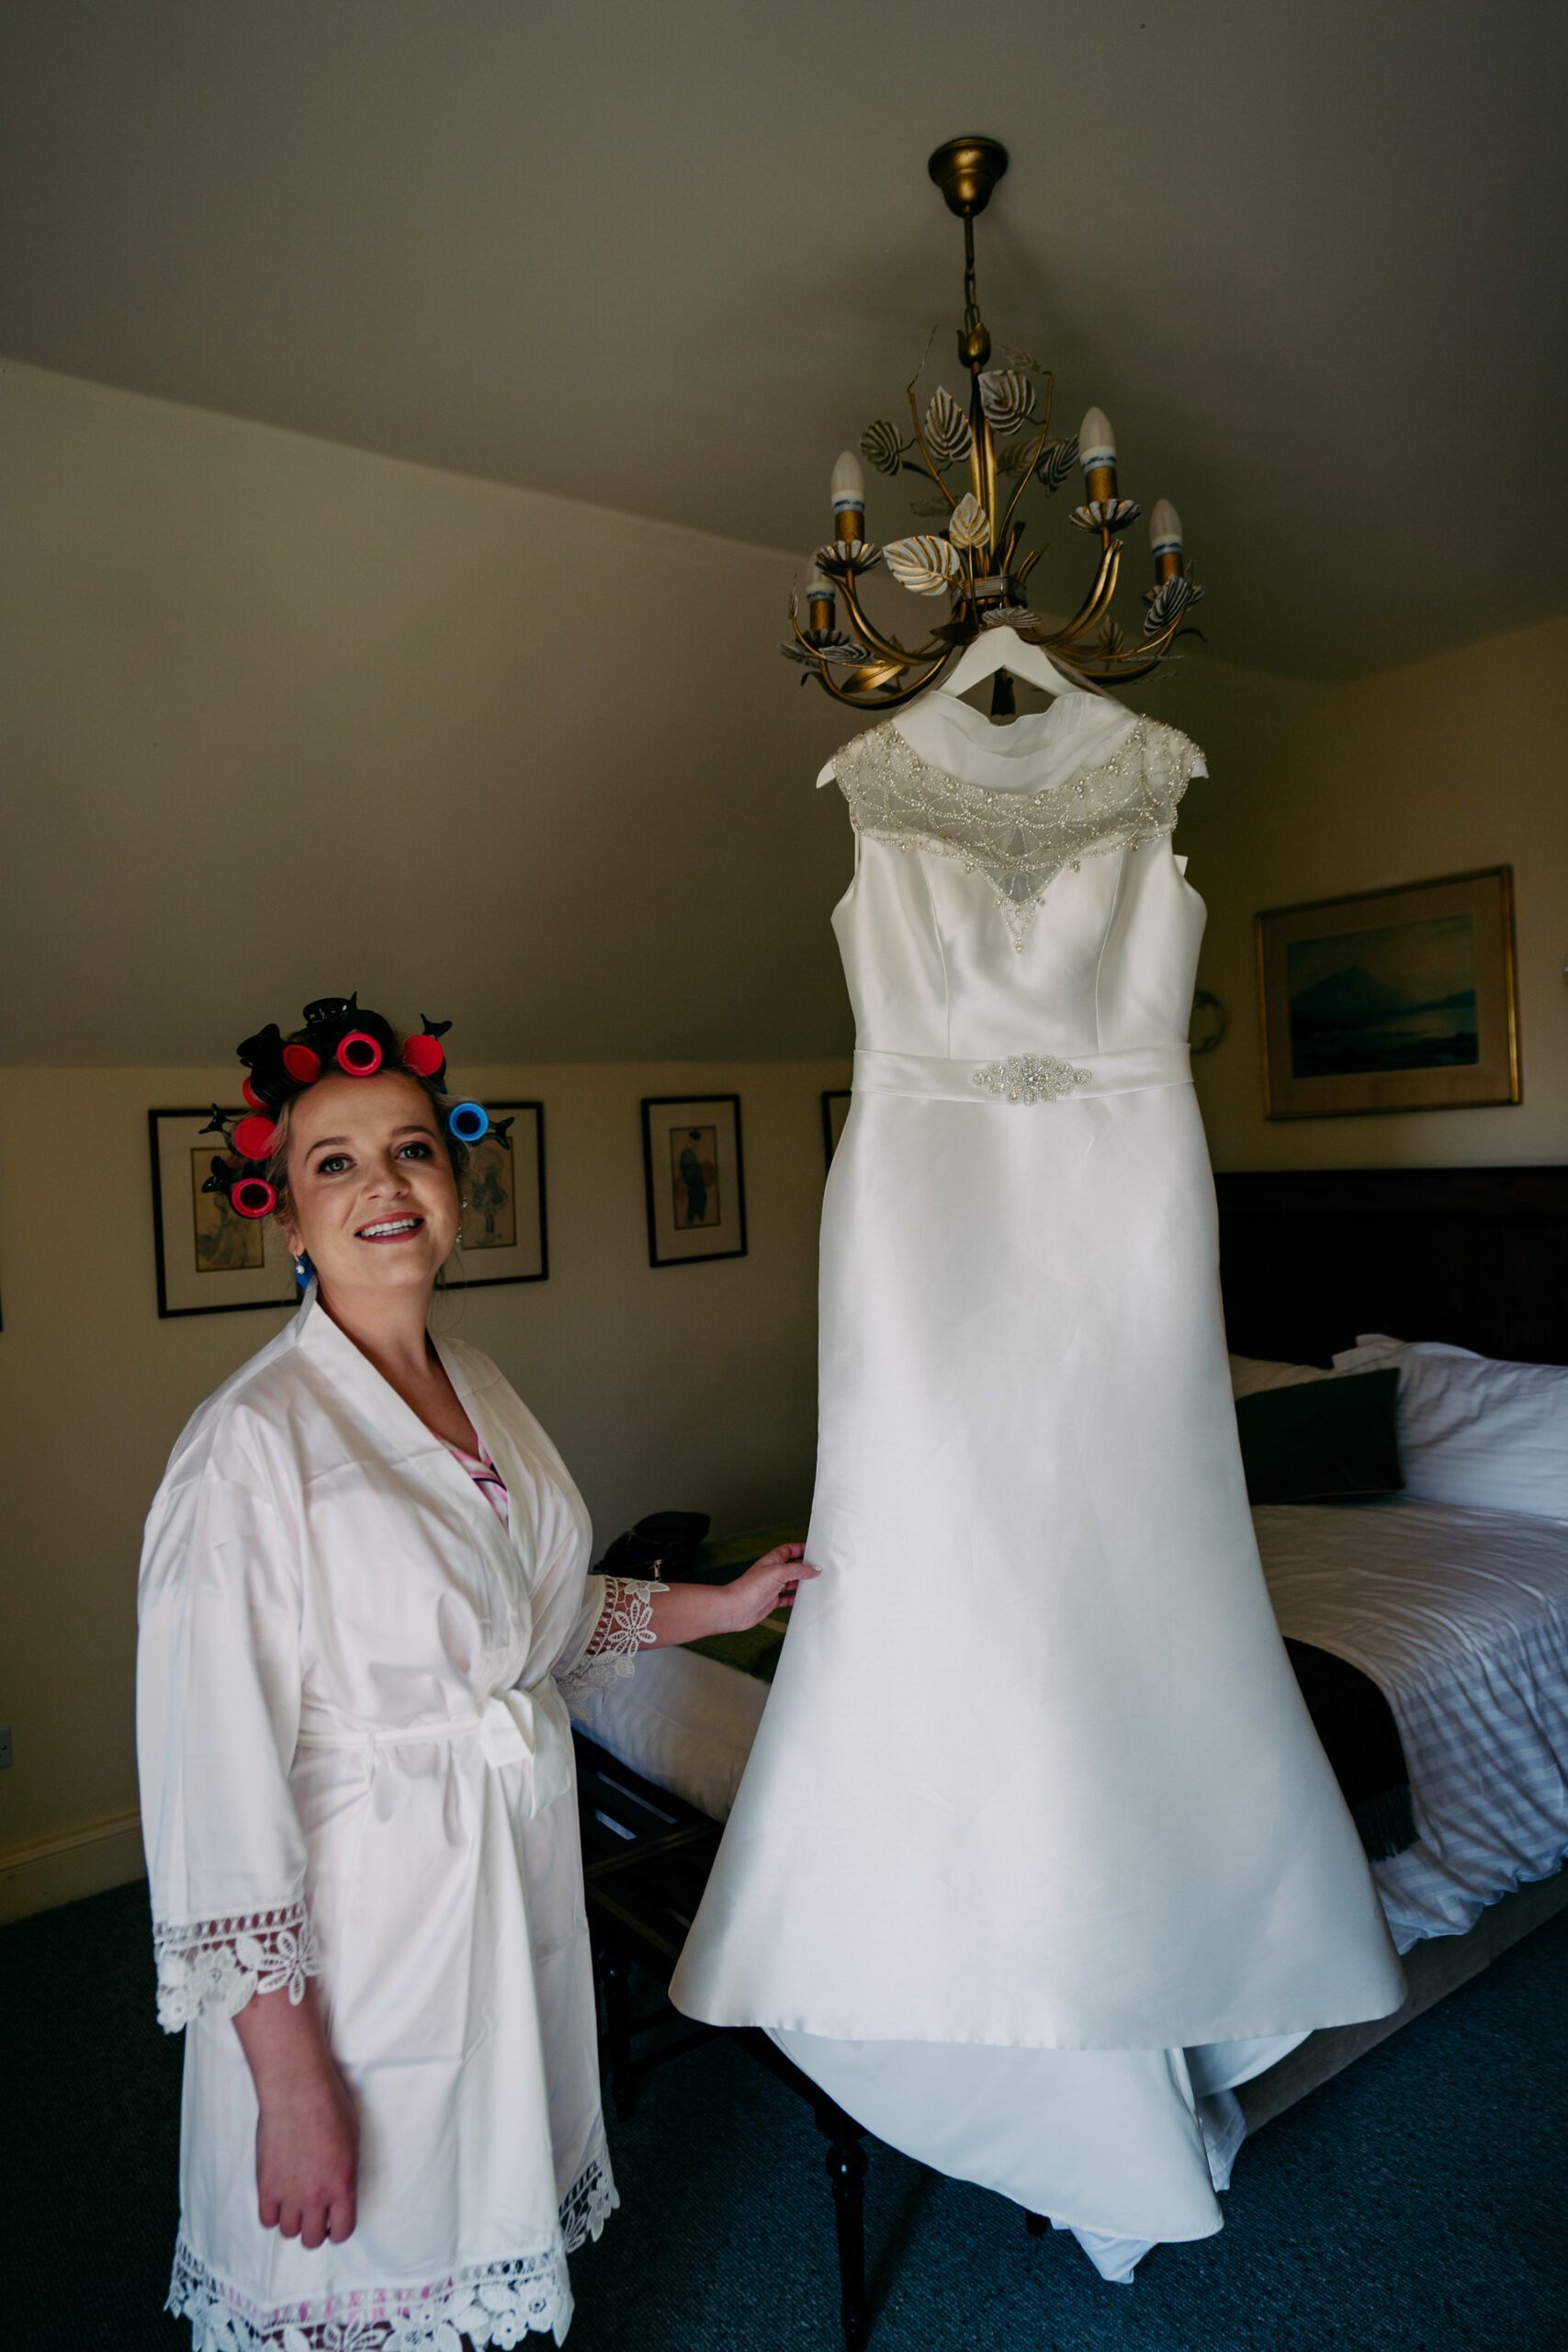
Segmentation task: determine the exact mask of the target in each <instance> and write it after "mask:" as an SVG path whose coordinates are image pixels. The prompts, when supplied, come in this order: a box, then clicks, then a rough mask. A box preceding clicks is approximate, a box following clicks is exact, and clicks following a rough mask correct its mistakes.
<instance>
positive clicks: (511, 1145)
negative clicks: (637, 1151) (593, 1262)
mask: <svg viewBox="0 0 1568 2352" xmlns="http://www.w3.org/2000/svg"><path fill="white" fill-rule="evenodd" d="M485 1108H486V1110H487V1111H488V1112H489V1113H490V1115H491V1132H490V1134H489V1135H488V1136H485V1138H484V1141H483V1142H482V1143H476V1144H470V1145H469V1147H468V1176H467V1179H466V1180H465V1182H464V1183H463V1186H462V1200H463V1222H462V1225H461V1227H460V1229H459V1232H458V1236H457V1250H455V1252H454V1253H453V1255H452V1257H451V1258H450V1259H448V1261H447V1266H446V1274H445V1275H444V1276H443V1279H442V1288H443V1289H444V1290H478V1289H480V1288H482V1287H483V1286H485V1285H487V1284H489V1283H542V1282H547V1281H548V1279H549V1272H550V1250H549V1229H548V1226H547V1220H546V1216H545V1106H544V1104H543V1103H486V1105H485ZM508 1119H510V1121H511V1125H510V1126H508V1127H507V1130H506V1133H505V1134H504V1135H503V1136H498V1135H497V1134H496V1132H495V1123H496V1122H497V1121H500V1122H502V1124H504V1123H505V1122H506V1121H507V1120H508Z"/></svg>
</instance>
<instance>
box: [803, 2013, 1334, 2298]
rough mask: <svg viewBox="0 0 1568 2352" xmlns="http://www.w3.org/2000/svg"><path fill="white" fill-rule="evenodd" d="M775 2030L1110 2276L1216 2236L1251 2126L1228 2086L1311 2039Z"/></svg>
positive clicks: (831, 2083)
mask: <svg viewBox="0 0 1568 2352" xmlns="http://www.w3.org/2000/svg"><path fill="white" fill-rule="evenodd" d="M1303 2039H1304V2036H1303V2035H1301V2034H1285V2035H1280V2036H1278V2037H1274V2038H1271V2039H1269V2040H1267V2041H1249V2042H1222V2043H1215V2044H1211V2045H1210V2046H1208V2047H1207V2048H1204V2049H1200V2050H1191V2051H1181V2050H1001V2049H996V2048H976V2046H975V2044H974V2043H972V2042H949V2043H942V2042H926V2041H827V2040H825V2039H823V2038H822V2037H821V2036H820V2035H816V2034H808V2033H791V2032H788V2031H782V2030H776V2029H775V2030H774V2031H773V2041H775V2042H776V2043H777V2044H778V2046H779V2048H780V2049H781V2050H782V2051H783V2052H784V2055H785V2056H786V2057H787V2058H790V2059H792V2060H793V2061H794V2063H795V2065H797V2066H798V2067H799V2068H800V2070H801V2072H802V2074H804V2075H808V2076H809V2077H810V2079H811V2080H812V2081H813V2082H814V2083H816V2084H817V2085H818V2086H819V2088H821V2089H822V2090H825V2091H826V2092H827V2093H828V2096H829V2098H831V2099H833V2100H834V2101H835V2102H836V2103H837V2104H838V2105H839V2106H840V2107H841V2108H842V2109H843V2110H844V2112H845V2113H846V2115H851V2116H852V2117H853V2118H854V2120H855V2121H856V2122H857V2123H859V2124H861V2125H863V2128H864V2129H865V2130H866V2131H870V2132H871V2133H873V2134H874V2137H875V2138H876V2139H878V2140H881V2141H883V2142H884V2143H886V2145H887V2146H888V2147H890V2148H897V2149H898V2150H899V2151H900V2152H901V2153H902V2154H905V2155H907V2156H912V2157H914V2158H915V2159H916V2161H917V2162H918V2163H920V2164H926V2165H931V2167H932V2169H933V2170H935V2171H937V2172H942V2173H946V2174H948V2175H950V2176H951V2177H953V2179H955V2180H968V2181H973V2182H974V2183H975V2184H976V2187H977V2188H989V2189H994V2190H996V2191H997V2192H998V2194H999V2195H1000V2196H1003V2197H1007V2198H1010V2199H1012V2201H1013V2202H1014V2203H1015V2204H1017V2205H1021V2206H1022V2207H1023V2208H1024V2210H1025V2211H1028V2212H1031V2213H1041V2214H1043V2215H1045V2216H1047V2217H1048V2218H1049V2219H1050V2220H1051V2222H1054V2223H1055V2226H1056V2227H1057V2228H1058V2229H1070V2230H1072V2231H1073V2233H1075V2235H1076V2236H1077V2238H1078V2240H1079V2242H1080V2244H1082V2245H1083V2246H1084V2250H1085V2252H1086V2253H1087V2254H1088V2255H1089V2258H1090V2260H1091V2261H1092V2262H1094V2264H1095V2266H1096V2267H1097V2268H1098V2269H1099V2270H1100V2273H1101V2275H1102V2277H1105V2278H1112V2279H1117V2280H1123V2279H1125V2278H1129V2277H1130V2276H1131V2274H1132V2271H1133V2268H1134V2265H1135V2264H1136V2263H1137V2262H1138V2261H1139V2260H1140V2259H1141V2257H1142V2256H1143V2255H1145V2253H1146V2252H1147V2251H1148V2249H1149V2247H1150V2246H1151V2245H1155V2244H1158V2243H1161V2242H1164V2241H1167V2240H1187V2239H1192V2238H1203V2237H1210V2236H1212V2235H1213V2233H1214V2232H1215V2231H1216V2230H1218V2229H1219V2228H1220V2226H1221V2214H1220V2209H1219V2205H1218V2203H1217V2201H1216V2198H1215V2194H1214V2192H1215V2190H1216V2189H1223V2188H1225V2187H1227V2186H1228V2184H1229V2180H1230V2168H1231V2165H1232V2163H1233V2162H1234V2160H1235V2153H1236V2150H1237V2149H1238V2148H1239V2146H1240V2144H1241V2142H1242V2139H1243V2137H1244V2135H1245V2129H1246V2127H1245V2124H1244V2122H1243V2120H1242V2116H1241V2110H1240V2109H1239V2108H1238V2107H1237V2105H1236V2103H1235V2099H1234V2098H1228V2097H1227V2096H1226V2094H1227V2093H1228V2092H1229V2091H1231V2090H1233V2089H1234V2088H1235V2086H1237V2085H1239V2084H1241V2083H1245V2082H1249V2081H1250V2080H1251V2079H1252V2077H1253V2076H1254V2075H1258V2074H1261V2073H1262V2072H1263V2070H1264V2069H1265V2067H1268V2066H1271V2065H1273V2064H1275V2062H1276V2060H1278V2059H1280V2058H1282V2057H1284V2056H1285V2054H1286V2052H1288V2051H1291V2050H1293V2049H1294V2048H1295V2047H1296V2046H1297V2044H1298V2043H1299V2042H1300V2041H1303Z"/></svg>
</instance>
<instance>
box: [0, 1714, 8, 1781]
mask: <svg viewBox="0 0 1568 2352" xmlns="http://www.w3.org/2000/svg"><path fill="white" fill-rule="evenodd" d="M10 1761H11V1726H10V1724H6V1726H5V1728H4V1730H0V1772H3V1771H4V1770H6V1765H7V1764H9V1762H10Z"/></svg>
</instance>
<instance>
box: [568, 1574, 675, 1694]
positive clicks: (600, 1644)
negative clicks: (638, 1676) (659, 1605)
mask: <svg viewBox="0 0 1568 2352" xmlns="http://www.w3.org/2000/svg"><path fill="white" fill-rule="evenodd" d="M668 1590H669V1587H668V1586H667V1585H663V1584H660V1583H659V1582H658V1581H657V1580H656V1579H655V1580H652V1581H649V1580H648V1579H645V1578H643V1577H605V1579H604V1608H603V1609H602V1610H601V1611H600V1612H599V1622H598V1623H597V1624H596V1625H595V1626H594V1628H593V1631H592V1634H590V1635H589V1639H588V1646H587V1648H586V1649H585V1650H584V1651H583V1653H582V1656H581V1658H580V1659H579V1660H578V1662H577V1664H576V1665H575V1666H574V1667H572V1668H570V1671H569V1672H568V1673H566V1674H562V1675H559V1676H558V1678H557V1679H558V1683H559V1687H560V1689H561V1691H563V1692H564V1694H565V1696H566V1697H567V1699H568V1700H572V1699H580V1698H582V1697H584V1696H585V1695H586V1693H587V1692H588V1691H607V1690H608V1689H609V1688H610V1685H611V1684H612V1683H614V1682H624V1681H625V1680H626V1677H627V1676H628V1675H630V1674H632V1673H634V1672H635V1671H636V1668H637V1652H638V1651H639V1650H640V1649H643V1648H646V1647H647V1646H648V1645H649V1644H650V1643H653V1642H656V1641H657V1640H658V1639H659V1636H658V1634H656V1633H655V1632H654V1630H653V1598H654V1595H655V1594H656V1593H660V1592H666V1591H668Z"/></svg>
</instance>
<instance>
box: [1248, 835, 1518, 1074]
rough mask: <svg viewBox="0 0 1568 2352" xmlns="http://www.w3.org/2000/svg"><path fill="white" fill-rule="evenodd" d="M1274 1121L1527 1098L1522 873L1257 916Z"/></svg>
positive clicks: (1492, 869) (1456, 877) (1454, 878)
mask: <svg viewBox="0 0 1568 2352" xmlns="http://www.w3.org/2000/svg"><path fill="white" fill-rule="evenodd" d="M1258 994H1259V999H1260V1003H1261V1011H1262V1018H1263V1107H1264V1111H1265V1114H1267V1116H1268V1117H1269V1118H1270V1119H1334V1118H1347V1117H1349V1116H1352V1115H1354V1114H1365V1113H1367V1112H1376V1111H1456V1110H1460V1109H1462V1108H1466V1107H1469V1106H1471V1105H1474V1104H1481V1103H1517V1102H1518V1101H1519V1099H1520V1076H1519V1031H1518V1010H1517V995H1516V987H1515V977H1514V893H1513V869H1512V867H1510V866H1506V865H1493V866H1486V867H1483V868H1482V869H1481V870H1479V871H1478V872H1476V873H1473V874H1449V875H1444V876H1441V877H1440V878H1439V879H1438V880H1437V881H1433V882H1411V883H1406V884H1404V885H1402V886H1401V887H1400V888H1397V889H1393V890H1361V891H1358V892H1357V893H1355V895H1354V896H1352V897H1348V898H1343V899H1314V900H1313V901H1312V902H1310V903H1309V904H1307V905H1304V906H1299V907H1274V908H1271V909H1270V910H1269V911H1268V912H1266V913H1264V914H1260V915H1259V916H1258Z"/></svg>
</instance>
